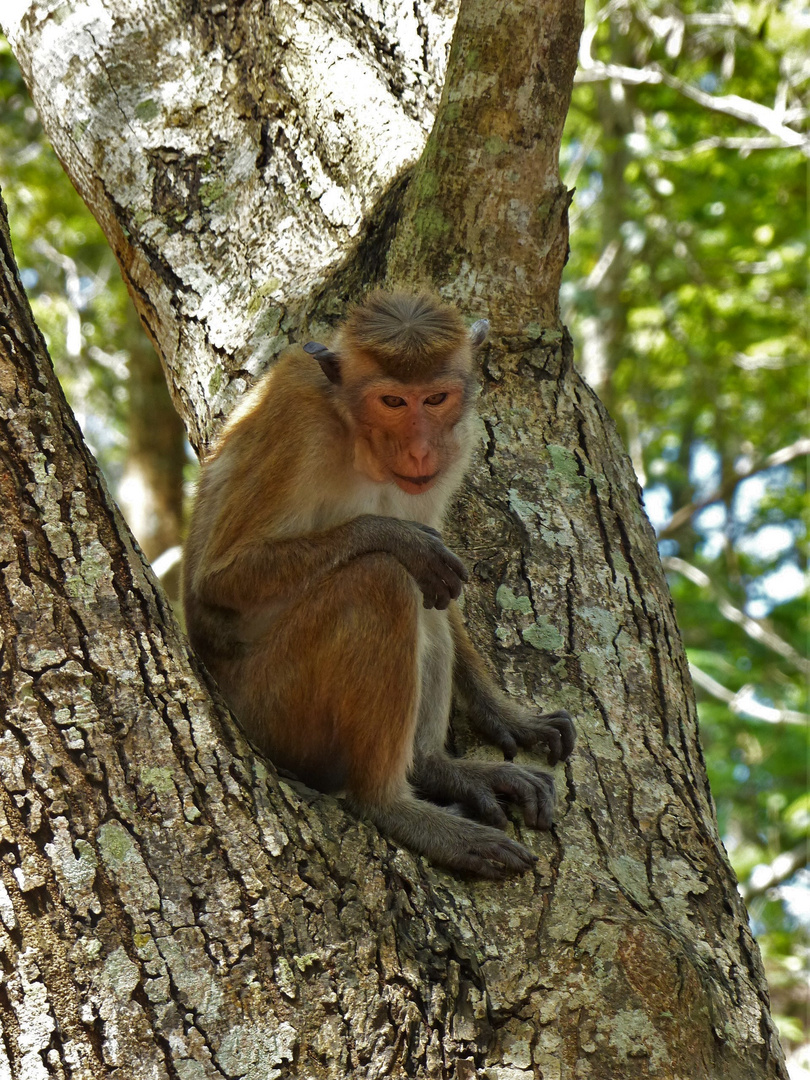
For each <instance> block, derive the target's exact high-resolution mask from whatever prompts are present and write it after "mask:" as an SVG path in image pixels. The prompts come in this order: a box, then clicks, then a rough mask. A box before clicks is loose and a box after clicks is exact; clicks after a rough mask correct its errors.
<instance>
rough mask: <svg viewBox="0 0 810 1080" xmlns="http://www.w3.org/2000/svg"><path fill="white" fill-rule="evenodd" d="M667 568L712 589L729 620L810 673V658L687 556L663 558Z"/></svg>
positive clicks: (721, 612)
mask: <svg viewBox="0 0 810 1080" xmlns="http://www.w3.org/2000/svg"><path fill="white" fill-rule="evenodd" d="M661 562H662V564H663V566H664V569H665V570H674V571H675V572H676V573H678V574H682V575H683V576H684V577H685V578H688V579H689V580H690V581H693V582H694V583H695V585H699V586H700V587H701V588H703V589H709V590H710V591H711V593H712V594H713V596H714V597H715V598H716V600H717V609H718V611H719V612H720V614H721V615H722V616H723V617H724V618H725V619H728V620H729V622H733V623H735V624H736V625H737V626H739V627H741V628H742V629H743V630H744V631H745V633H746V634H747V635H748V636H749V637H750V638H753V639H754V641H758V642H759V643H760V644H761V645H766V646H767V647H768V648H769V649H772V650H773V651H774V652H775V653H778V654H779V655H780V656H783V657H784V658H785V659H786V660H789V661H790V662H791V664H793V665H794V666H795V667H797V668H798V669H799V671H802V672H804V673H806V674H808V675H810V660H807V659H806V658H805V657H803V656H802V655H801V653H800V652H798V650H796V649H794V648H793V646H792V645H790V644H789V643H788V642H787V641H783V640H782V638H780V637H779V635H778V634H775V633H774V632H773V630H768V629H766V627H764V626H763V625H762V624H761V623H760V622H758V621H757V620H756V619H752V618H751V616H750V615H746V614H745V612H744V611H740V609H739V608H737V607H734V605H733V604H732V603H731V602H730V601H729V600H727V599H726V597H725V596H723V594H722V592H721V591H720V589H719V588H718V587H717V585H715V583H714V582H713V581H712V579H711V578H710V577H709V575H708V574H705V573H704V572H703V571H702V570H700V569H698V567H697V566H692V564H691V563H688V562H686V561H685V560H684V559H678V558H676V557H674V556H672V557H667V558H663V559H662V560H661Z"/></svg>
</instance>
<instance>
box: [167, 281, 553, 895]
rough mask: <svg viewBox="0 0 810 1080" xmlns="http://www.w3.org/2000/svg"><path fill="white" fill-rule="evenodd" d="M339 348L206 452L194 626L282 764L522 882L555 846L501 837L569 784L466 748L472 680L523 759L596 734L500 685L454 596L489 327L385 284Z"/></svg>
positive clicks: (191, 587)
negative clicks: (451, 529)
mask: <svg viewBox="0 0 810 1080" xmlns="http://www.w3.org/2000/svg"><path fill="white" fill-rule="evenodd" d="M336 341H337V344H336V347H335V351H330V350H328V349H326V347H325V346H321V345H314V344H313V345H311V346H310V347H309V348H310V352H312V353H313V355H307V354H306V353H304V352H302V351H301V350H299V349H294V350H291V351H290V352H288V353H287V354H286V355H285V356H284V357H283V358H282V359H281V360H280V361H279V363H278V365H277V366H276V368H275V369H274V370H273V371H271V373H270V374H269V375H267V376H266V377H265V378H264V379H263V380H262V381H261V382H260V383H259V384H258V385H257V387H256V388H255V389H254V391H253V392H252V394H251V395H250V397H249V399H248V401H247V402H246V404H245V406H244V407H243V408H241V409H240V410H239V412H238V415H237V416H235V417H234V419H233V420H232V421H231V422H230V423H229V425H228V426H227V428H226V429H225V431H224V433H223V435H222V437H221V438H220V440H219V441H218V443H217V445H216V447H215V448H214V450H213V452H212V454H211V455H210V457H209V458H208V460H207V461H206V462H205V465H204V467H203V470H202V474H201V479H200V484H199V490H198V495H197V502H196V506H195V509H194V513H193V515H192V521H191V526H190V530H189V537H188V542H187V544H186V551H185V561H184V562H185V565H184V603H185V609H186V623H187V627H188V632H189V636H190V637H191V640H192V643H193V645H194V647H195V649H196V650H197V651H198V652H199V654H200V655H201V657H202V658H203V660H204V661H205V663H206V665H207V666H208V667H209V669H210V670H211V672H212V673H213V674H214V676H215V677H216V678H217V680H218V682H219V684H220V687H221V688H222V691H223V693H224V695H225V697H226V699H227V700H228V702H229V704H230V705H231V707H232V709H233V711H234V713H235V715H236V716H237V718H238V719H239V720H240V722H241V723H242V725H243V726H244V728H245V730H246V731H247V732H248V734H249V735H250V736H251V737H252V738H253V739H254V741H255V742H256V744H257V745H258V746H259V748H260V749H261V750H262V751H263V752H264V753H266V754H267V755H268V756H269V757H270V758H271V759H272V760H273V761H275V762H276V763H277V764H278V765H280V766H283V767H285V768H287V769H289V770H291V771H293V772H294V773H296V774H297V775H298V776H299V777H301V779H303V780H305V781H306V782H307V783H309V784H311V785H313V786H316V787H319V788H321V789H322V790H325V791H345V792H346V793H347V794H348V796H349V797H350V799H351V801H352V803H353V804H354V805H355V806H356V807H358V808H359V809H360V810H361V811H363V812H365V813H366V814H368V816H370V817H371V818H372V820H374V821H375V822H376V823H377V825H378V826H379V827H380V828H381V829H382V830H383V831H384V832H386V833H387V834H388V835H390V836H391V837H392V838H393V839H396V840H399V841H400V842H402V843H404V844H406V845H408V846H410V847H412V848H413V849H414V850H416V851H419V852H422V853H424V854H426V855H427V856H428V857H430V858H432V859H433V860H435V861H436V862H439V863H442V864H444V865H446V866H450V867H453V868H456V869H460V870H467V871H471V872H475V873H479V874H483V875H485V876H489V877H500V876H503V875H505V874H508V873H513V872H521V871H523V870H525V869H527V868H528V866H530V865H531V863H532V862H533V856H532V855H531V853H530V852H529V851H528V850H527V849H526V848H524V847H523V846H522V845H520V844H518V843H516V842H515V841H513V840H511V839H510V838H509V837H507V836H506V835H505V834H504V833H503V832H502V831H501V830H502V829H503V828H504V827H505V825H506V816H505V814H504V812H503V809H502V807H501V805H500V802H499V797H506V798H509V799H511V800H513V801H515V802H517V803H518V804H519V805H520V807H521V808H522V811H523V815H524V818H525V820H526V822H527V824H529V825H531V826H533V827H535V828H538V827H542V828H545V827H548V825H549V824H550V821H551V811H552V807H553V784H552V781H551V778H550V777H549V776H548V774H546V773H543V772H540V771H538V770H536V769H530V768H527V767H525V766H518V765H514V764H512V763H510V762H507V763H503V764H499V763H496V762H480V761H479V762H476V761H467V760H454V759H451V758H449V757H448V756H447V754H446V752H445V749H444V744H445V740H446V736H447V730H448V724H449V714H450V703H451V695H452V691H453V684H455V690H456V693H457V694H458V695H459V697H460V699H461V701H462V702H463V704H464V706H465V708H466V710H467V712H468V714H469V716H470V719H471V720H472V722H473V723H474V724H476V725H477V726H478V727H479V728H480V729H481V730H482V731H483V732H484V733H485V734H486V735H487V736H488V737H489V738H490V739H492V741H494V742H496V743H497V744H498V745H500V746H502V747H503V748H504V750H505V752H506V753H507V755H508V756H510V757H511V756H513V755H514V753H515V751H516V749H517V746H518V745H520V746H533V745H537V744H539V745H542V746H543V747H544V748H545V749H546V750H547V752H548V754H549V758H550V760H551V762H552V764H553V763H554V762H555V761H557V760H560V759H562V758H565V757H567V756H568V754H569V753H570V752H571V749H572V747H573V743H574V730H573V725H572V724H571V721H570V719H569V718H568V716H567V714H566V713H554V714H550V715H544V714H538V713H537V712H535V711H532V710H526V709H523V708H522V707H520V706H518V705H517V704H516V703H515V702H513V701H511V700H510V699H509V698H507V697H505V696H504V695H503V694H502V693H501V692H500V691H499V690H498V689H497V688H496V687H495V686H494V685H493V683H492V681H491V679H490V677H489V675H488V673H487V671H486V668H485V667H484V665H483V663H482V662H481V660H480V658H479V657H478V656H477V654H476V653H475V650H474V649H473V646H472V644H471V643H470V640H469V638H468V636H467V633H466V630H465V629H464V625H463V622H462V620H461V617H460V614H459V612H458V610H457V609H456V608H455V605H454V604H453V603H452V601H453V600H454V599H455V598H457V597H458V595H459V593H460V591H461V587H462V582H463V581H464V580H466V571H465V569H464V566H463V564H462V563H461V561H460V560H459V559H458V558H457V557H456V556H455V555H454V554H453V553H452V552H450V551H449V550H448V549H447V548H446V547H445V546H444V544H443V543H442V542H441V538H440V534H439V530H440V528H441V525H442V522H443V516H444V512H445V507H446V505H447V502H448V500H449V498H450V497H451V496H452V494H453V493H454V492H455V490H456V489H457V487H458V485H459V484H460V482H461V479H462V477H463V474H464V470H465V469H466V467H467V464H468V461H469V457H470V453H471V449H472V442H473V427H472V421H473V417H472V408H471V396H472V395H471V392H470V389H471V383H472V374H471V371H472V350H471V347H470V344H469V342H468V338H467V333H466V331H465V329H464V325H463V323H462V321H461V319H460V317H459V315H458V313H457V312H456V311H455V310H454V309H452V308H449V307H446V306H445V305H442V304H440V303H439V302H438V301H437V300H436V299H435V298H433V297H431V296H429V295H426V294H420V295H418V296H412V295H410V294H401V293H400V294H385V293H374V294H372V295H371V296H370V297H369V298H368V300H367V301H366V303H365V304H363V305H362V306H360V307H359V308H357V309H355V310H354V311H353V312H352V313H351V314H350V315H349V317H348V319H347V320H346V322H345V323H344V324H343V326H342V327H341V328H340V330H339V332H338V335H337V339H336ZM324 372H325V373H326V376H325V375H324ZM448 608H449V611H448V610H447V609H448ZM411 785H413V787H412V786H411ZM414 787H415V788H416V789H417V790H418V791H419V792H420V793H421V794H422V795H424V796H425V797H426V798H427V799H431V800H435V802H428V801H424V799H420V798H417V796H416V794H415V792H414ZM437 803H442V804H448V803H453V804H459V805H460V806H461V807H463V808H464V809H465V810H466V811H468V812H469V813H471V814H473V815H474V816H475V817H478V818H480V819H481V820H482V821H483V822H485V823H486V824H480V823H479V822H477V821H473V820H470V819H469V818H466V817H462V816H460V815H458V814H457V813H454V812H452V811H451V810H448V809H445V808H444V806H443V805H436V804H437Z"/></svg>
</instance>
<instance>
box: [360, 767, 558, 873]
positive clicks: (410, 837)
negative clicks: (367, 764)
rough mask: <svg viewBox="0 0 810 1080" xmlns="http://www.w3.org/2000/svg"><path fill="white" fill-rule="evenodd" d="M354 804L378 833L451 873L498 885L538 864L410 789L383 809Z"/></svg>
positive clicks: (495, 832) (501, 838)
mask: <svg viewBox="0 0 810 1080" xmlns="http://www.w3.org/2000/svg"><path fill="white" fill-rule="evenodd" d="M352 801H353V802H354V803H355V805H356V806H357V809H359V810H362V811H364V812H365V813H366V815H367V816H368V817H370V818H371V820H372V821H373V822H374V824H375V825H376V826H377V828H378V829H379V830H380V832H382V833H384V834H385V835H386V836H389V837H390V838H391V839H392V840H396V841H398V842H399V843H401V844H403V845H404V846H405V847H408V848H410V849H411V851H416V852H419V853H420V854H422V855H426V856H427V858H428V859H430V860H431V861H432V862H435V863H438V864H440V865H441V866H447V867H449V868H450V869H451V870H461V871H465V872H467V873H470V874H478V875H479V876H480V877H486V878H492V879H494V880H499V879H501V878H505V877H508V876H509V875H510V874H522V873H524V872H525V871H526V870H528V869H529V868H530V867H532V866H533V865H534V864H535V863H536V862H537V856H536V855H533V854H532V853H531V852H530V851H529V850H528V849H527V848H525V847H523V845H522V844H517V843H515V841H514V840H510V839H509V837H507V836H505V835H504V834H503V833H502V832H500V831H499V830H498V829H492V828H489V827H488V826H486V825H479V824H478V822H476V821H470V819H469V818H464V817H459V816H458V815H456V814H454V813H453V812H452V811H450V810H446V809H445V808H444V807H442V806H436V805H435V804H434V803H429V802H424V801H423V800H422V799H417V798H416V796H415V795H414V794H413V792H412V791H411V789H410V788H409V787H408V785H404V786H403V789H402V792H401V794H400V795H399V797H397V798H395V799H393V800H391V801H390V802H388V803H387V804H385V805H378V804H368V803H364V802H362V801H360V800H357V799H353V800H352Z"/></svg>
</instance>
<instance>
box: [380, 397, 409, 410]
mask: <svg viewBox="0 0 810 1080" xmlns="http://www.w3.org/2000/svg"><path fill="white" fill-rule="evenodd" d="M381 400H382V403H383V405H387V406H388V408H389V409H401V408H402V406H403V405H407V404H408V403H407V401H406V400H405V398H401V397H394V395H393V394H386V395H385V397H383V398H381Z"/></svg>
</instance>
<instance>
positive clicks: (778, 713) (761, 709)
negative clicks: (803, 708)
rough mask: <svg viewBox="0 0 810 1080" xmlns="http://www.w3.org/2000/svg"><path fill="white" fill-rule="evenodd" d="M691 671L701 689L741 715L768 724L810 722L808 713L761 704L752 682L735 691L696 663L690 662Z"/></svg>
mask: <svg viewBox="0 0 810 1080" xmlns="http://www.w3.org/2000/svg"><path fill="white" fill-rule="evenodd" d="M689 671H690V673H691V675H692V678H693V679H694V680H695V682H696V684H697V685H698V686H699V687H700V688H701V690H705V691H706V693H707V694H711V696H712V697H713V698H717V700H718V701H723V702H725V703H726V705H728V707H729V709H731V711H732V712H733V713H737V714H738V715H739V716H750V717H751V718H752V719H754V720H764V721H765V722H766V723H768V724H808V723H810V715H808V714H807V713H801V712H795V711H794V710H793V709H774V708H772V707H771V706H770V705H760V704H759V702H758V701H755V700H754V687H753V686H751V685H750V684H747V685H746V686H743V687H742V689H740V690H737V691H736V692H735V691H733V690H729V689H728V687H726V686H723V684H722V683H719V682H718V681H717V680H716V679H713V678H712V677H711V675H707V673H706V672H705V671H702V670H701V669H700V668H699V667H697V665H695V664H692V663H690V664H689Z"/></svg>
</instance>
